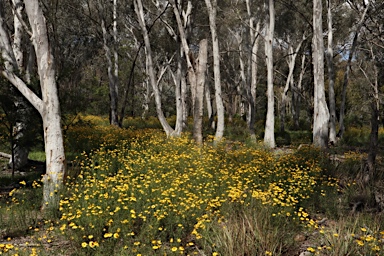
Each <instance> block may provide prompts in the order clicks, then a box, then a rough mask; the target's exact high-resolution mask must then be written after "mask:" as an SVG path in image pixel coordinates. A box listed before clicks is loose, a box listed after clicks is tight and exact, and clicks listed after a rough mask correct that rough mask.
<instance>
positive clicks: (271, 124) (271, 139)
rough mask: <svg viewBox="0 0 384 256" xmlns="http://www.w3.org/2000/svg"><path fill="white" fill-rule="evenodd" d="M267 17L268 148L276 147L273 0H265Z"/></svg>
mask: <svg viewBox="0 0 384 256" xmlns="http://www.w3.org/2000/svg"><path fill="white" fill-rule="evenodd" d="M266 4H267V6H268V10H269V12H268V15H267V17H268V18H269V20H268V22H267V25H266V36H265V55H266V62H267V98H268V105H267V118H266V122H265V133H264V144H265V145H266V146H267V147H269V148H274V147H276V142H275V130H274V129H275V95H274V92H273V34H274V29H275V8H274V2H273V0H267V1H266Z"/></svg>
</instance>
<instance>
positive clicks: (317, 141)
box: [312, 0, 329, 148]
mask: <svg viewBox="0 0 384 256" xmlns="http://www.w3.org/2000/svg"><path fill="white" fill-rule="evenodd" d="M322 9H323V7H322V2H321V0H313V42H312V44H313V50H312V59H313V75H314V99H313V100H314V117H313V144H314V145H315V146H317V147H320V148H326V147H327V146H328V125H329V111H328V107H327V102H326V99H325V89H324V42H323V26H322Z"/></svg>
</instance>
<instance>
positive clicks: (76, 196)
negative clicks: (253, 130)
mask: <svg viewBox="0 0 384 256" xmlns="http://www.w3.org/2000/svg"><path fill="white" fill-rule="evenodd" d="M292 157H293V156H292V155H291V156H284V157H281V159H280V158H277V157H276V156H275V155H273V153H271V152H268V151H264V150H255V149H253V148H249V147H245V146H241V145H238V146H237V147H236V149H233V150H227V149H226V147H225V145H219V146H217V147H212V146H209V145H205V146H203V147H201V146H197V145H195V144H194V143H193V141H191V140H190V139H189V138H188V137H187V136H184V137H181V138H177V139H167V138H164V136H163V135H162V134H160V133H157V132H149V131H147V134H145V135H144V136H137V137H136V139H132V140H131V141H121V142H120V145H115V148H113V149H112V148H110V147H109V146H108V144H104V145H103V146H101V147H100V148H99V149H98V150H95V151H93V152H92V153H90V154H84V155H83V160H82V161H81V163H80V166H81V168H82V171H81V173H80V175H79V176H78V177H77V179H73V181H72V182H70V183H69V185H68V187H67V190H68V192H67V194H66V195H65V196H63V198H62V199H61V202H60V211H61V213H62V217H61V222H62V226H61V231H62V232H63V233H68V234H70V235H71V236H77V237H78V239H79V240H81V244H80V246H81V247H82V248H86V249H88V250H90V249H92V250H95V249H97V248H98V247H101V246H109V247H110V248H116V246H117V245H119V246H118V247H119V248H123V249H124V250H128V252H129V253H132V254H134V253H142V254H145V253H148V252H147V251H146V250H148V248H151V250H155V251H158V252H161V253H166V254H170V255H172V253H177V254H180V253H188V254H189V253H191V254H193V253H194V252H197V251H198V243H199V240H200V239H201V238H202V235H201V231H203V230H204V229H205V228H206V224H207V223H210V222H212V221H224V220H225V218H226V216H227V214H229V213H227V212H225V205H228V204H233V203H240V204H243V205H247V204H249V203H250V201H252V200H259V201H260V202H262V204H265V205H268V206H271V207H274V208H275V209H276V211H275V213H274V215H284V216H292V218H293V219H297V220H298V221H301V222H303V223H305V224H307V223H309V222H310V221H311V220H310V218H309V217H308V214H307V213H306V212H305V211H304V209H303V208H299V207H298V205H299V204H300V202H302V201H303V200H306V199H307V198H308V197H310V195H311V193H313V191H314V189H315V187H316V186H318V185H319V183H321V182H322V181H323V178H322V176H321V170H320V168H319V166H318V165H317V164H316V163H315V162H313V161H312V162H310V161H308V162H305V161H304V160H302V161H296V162H300V163H302V164H301V165H297V164H294V162H295V161H292ZM288 160H289V161H288ZM296 209H299V210H296ZM76 240H77V239H76ZM77 241H78V240H77ZM114 250H115V249H114Z"/></svg>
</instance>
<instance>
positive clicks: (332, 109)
mask: <svg viewBox="0 0 384 256" xmlns="http://www.w3.org/2000/svg"><path fill="white" fill-rule="evenodd" d="M332 16H333V14H332V0H327V25H328V33H327V35H328V39H327V42H328V44H327V51H326V54H325V56H326V59H327V64H328V81H329V84H328V106H329V142H330V143H331V144H335V143H336V99H335V65H334V63H333V21H332V20H333V19H332Z"/></svg>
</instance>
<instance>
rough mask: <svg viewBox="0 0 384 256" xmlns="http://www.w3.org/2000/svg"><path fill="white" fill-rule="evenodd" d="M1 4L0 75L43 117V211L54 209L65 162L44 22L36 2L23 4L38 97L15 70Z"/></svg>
mask: <svg viewBox="0 0 384 256" xmlns="http://www.w3.org/2000/svg"><path fill="white" fill-rule="evenodd" d="M0 4H1V5H2V6H1V8H0V39H1V40H0V49H1V55H2V60H3V61H2V66H1V70H0V72H1V74H2V76H4V77H5V78H6V79H7V80H8V81H9V82H11V83H12V84H13V85H14V86H15V87H16V88H17V89H18V90H19V91H20V92H21V93H22V94H23V96H24V97H26V98H27V99H28V101H29V102H30V103H31V104H32V105H33V106H34V108H36V109H37V111H38V112H39V113H40V115H41V117H42V120H43V130H44V142H45V155H46V174H45V175H44V177H43V182H44V192H43V209H47V208H50V207H54V208H56V207H57V206H58V200H59V198H60V197H59V195H58V191H59V189H60V187H61V186H62V184H63V179H64V175H65V171H66V160H65V153H64V142H63V134H62V129H61V115H60V103H59V97H58V91H57V85H56V71H55V68H54V57H53V55H52V51H51V48H50V43H49V39H48V31H47V24H46V20H45V17H44V14H43V11H42V8H41V7H40V3H39V1H37V0H30V1H26V2H24V7H25V13H26V16H27V18H28V23H27V22H24V23H25V24H28V25H29V28H28V31H27V32H28V33H29V35H30V40H31V42H30V43H31V44H32V45H33V47H34V51H35V54H36V62H37V71H38V76H39V79H40V88H41V97H39V96H38V95H37V94H35V93H34V92H33V91H32V90H31V89H30V88H29V87H28V86H27V83H26V81H25V80H23V78H22V77H20V76H19V74H18V73H17V72H16V71H15V66H16V65H17V64H16V57H15V55H14V53H13V51H12V46H11V41H10V35H11V33H12V31H8V30H7V29H8V28H7V27H6V26H5V24H4V20H5V17H4V3H3V1H1V2H0ZM20 18H21V17H20ZM28 25H26V26H28ZM29 29H30V30H29Z"/></svg>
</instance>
